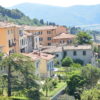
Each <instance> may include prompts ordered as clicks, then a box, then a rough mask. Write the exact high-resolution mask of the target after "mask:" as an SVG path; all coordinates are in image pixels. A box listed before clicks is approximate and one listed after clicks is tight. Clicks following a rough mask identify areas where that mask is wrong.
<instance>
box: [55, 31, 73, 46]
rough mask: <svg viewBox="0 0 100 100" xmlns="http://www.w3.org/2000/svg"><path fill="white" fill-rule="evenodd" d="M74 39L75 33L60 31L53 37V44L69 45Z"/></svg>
mask: <svg viewBox="0 0 100 100" xmlns="http://www.w3.org/2000/svg"><path fill="white" fill-rule="evenodd" d="M74 40H75V35H72V34H66V33H60V34H58V35H57V36H55V37H53V45H70V44H73V43H74Z"/></svg>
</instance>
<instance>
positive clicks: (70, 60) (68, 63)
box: [62, 57, 73, 67]
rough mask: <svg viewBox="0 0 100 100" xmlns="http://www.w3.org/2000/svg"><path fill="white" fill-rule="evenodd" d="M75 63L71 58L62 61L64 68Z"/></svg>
mask: <svg viewBox="0 0 100 100" xmlns="http://www.w3.org/2000/svg"><path fill="white" fill-rule="evenodd" d="M72 63H73V60H72V58H70V57H66V58H64V59H63V60H62V66H64V67H65V66H67V67H70V65H71V64H72Z"/></svg>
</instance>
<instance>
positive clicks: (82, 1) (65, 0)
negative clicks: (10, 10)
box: [0, 0, 100, 7]
mask: <svg viewBox="0 0 100 100" xmlns="http://www.w3.org/2000/svg"><path fill="white" fill-rule="evenodd" d="M24 2H31V3H40V4H48V5H54V6H72V5H95V4H100V0H0V5H2V6H4V7H10V6H13V5H16V4H20V3H24Z"/></svg>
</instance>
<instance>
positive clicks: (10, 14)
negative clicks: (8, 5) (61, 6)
mask: <svg viewBox="0 0 100 100" xmlns="http://www.w3.org/2000/svg"><path fill="white" fill-rule="evenodd" d="M0 21H8V22H14V23H15V24H19V25H23V24H24V25H37V26H41V25H45V23H44V21H43V19H41V20H40V21H39V20H38V19H36V18H34V19H30V18H29V17H28V16H26V15H25V14H23V13H22V12H21V11H19V10H18V9H12V10H9V9H5V8H3V7H1V6H0Z"/></svg>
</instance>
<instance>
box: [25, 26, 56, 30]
mask: <svg viewBox="0 0 100 100" xmlns="http://www.w3.org/2000/svg"><path fill="white" fill-rule="evenodd" d="M56 28H57V26H24V29H25V30H51V29H56Z"/></svg>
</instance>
